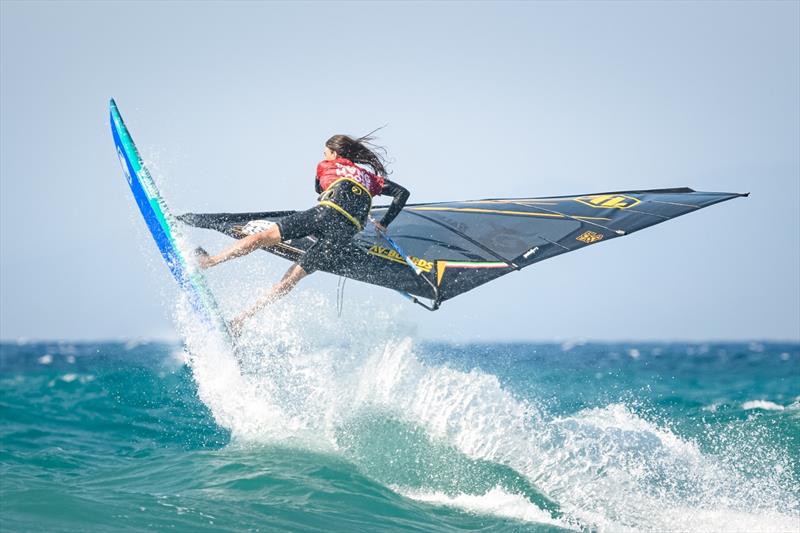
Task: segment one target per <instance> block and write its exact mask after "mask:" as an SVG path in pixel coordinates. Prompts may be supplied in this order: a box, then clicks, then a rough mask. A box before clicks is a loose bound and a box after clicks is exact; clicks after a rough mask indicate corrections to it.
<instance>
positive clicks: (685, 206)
mask: <svg viewBox="0 0 800 533" xmlns="http://www.w3.org/2000/svg"><path fill="white" fill-rule="evenodd" d="M740 196H747V194H746V193H745V194H739V193H720V192H697V191H694V190H692V189H689V188H676V189H656V190H642V191H619V192H607V193H595V194H585V195H577V196H553V197H544V198H497V199H485V200H468V201H460V202H439V203H428V204H408V205H406V207H405V208H404V209H403V211H402V212H401V213H400V214H399V215H398V216H397V218H396V219H395V220H394V221H393V222H392V225H391V227H390V230H389V234H390V236H391V238H392V239H393V240H394V241H395V242H396V243H397V244H398V245H399V246H400V247H401V249H402V250H403V251H404V252H405V253H406V254H407V255H408V256H410V258H411V260H412V261H413V262H414V263H415V264H416V265H417V266H418V267H419V268H420V270H421V273H420V274H419V275H417V274H416V273H415V272H414V270H412V269H411V268H410V267H409V266H408V265H407V264H406V262H405V261H404V260H403V258H402V257H401V256H400V255H399V254H398V253H397V252H396V251H395V250H394V249H393V247H392V246H390V244H389V243H388V242H386V241H385V240H384V239H383V238H382V237H380V236H379V235H377V234H376V232H375V229H374V227H372V225H371V224H370V225H368V226H367V227H366V228H365V229H364V231H362V232H361V233H359V234H358V235H356V236H355V237H354V238H353V240H352V241H351V244H350V245H349V246H348V247H347V248H346V249H345V250H342V255H343V257H345V258H346V259H345V260H343V261H342V262H341V263H340V264H338V265H337V266H336V267H335V268H334V269H332V270H329V272H330V273H332V274H337V275H342V276H346V277H348V278H352V279H356V280H359V281H364V282H366V283H371V284H374V285H380V286H382V287H388V288H390V289H395V290H398V291H401V292H404V293H408V294H410V295H414V296H417V297H422V298H428V299H430V300H431V301H432V302H433V306H432V307H433V308H437V307H438V305H439V304H440V303H441V302H443V301H445V300H448V299H450V298H453V297H455V296H458V295H459V294H461V293H464V292H466V291H469V290H471V289H474V288H475V287H477V286H479V285H482V284H484V283H486V282H488V281H491V280H493V279H495V278H498V277H500V276H502V275H504V274H507V273H509V272H512V271H514V270H519V269H522V268H525V267H527V266H529V265H532V264H534V263H537V262H539V261H542V260H544V259H549V258H550V257H554V256H556V255H560V254H562V253H565V252H571V251H573V250H578V249H581V248H583V247H585V246H589V245H592V244H597V243H600V242H603V241H607V240H609V239H613V238H616V237H621V236H623V235H627V234H629V233H633V232H635V231H638V230H640V229H644V228H647V227H650V226H653V225H655V224H658V223H661V222H665V221H667V220H670V219H673V218H676V217H679V216H681V215H685V214H687V213H691V212H693V211H697V210H698V209H702V208H704V207H708V206H710V205H714V204H716V203H719V202H724V201H726V200H731V199H733V198H737V197H740ZM386 209H387V208H386V207H375V208H373V209H372V217H373V218H375V219H378V220H379V219H380V218H381V217H382V216H383V214H384V213H385V212H386ZM292 212H293V211H274V212H264V213H207V214H195V213H188V214H185V215H182V216H181V217H179V219H180V220H182V221H183V222H184V223H186V224H189V225H191V226H195V227H199V228H206V229H212V230H216V231H220V232H222V233H224V234H226V235H229V236H231V237H235V238H240V237H242V236H243V235H242V234H241V233H240V230H241V228H242V226H244V225H245V224H247V222H249V221H251V220H271V221H274V220H277V219H279V218H281V217H284V216H286V215H288V214H291V213H292ZM314 242H315V241H314V239H313V238H312V237H305V238H302V239H295V240H293V241H287V242H284V243H281V244H279V245H277V246H274V247H271V248H269V249H268V250H267V251H269V252H272V253H274V254H276V255H278V256H280V257H284V258H286V259H289V260H290V261H296V260H298V259H299V258H300V257H301V256H302V255H303V254H304V253H305V252H306V251H307V250H308V249H309V248H310V247H311V246H313V244H314ZM422 277H424V278H425V279H421V278H422Z"/></svg>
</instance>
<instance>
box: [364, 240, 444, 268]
mask: <svg viewBox="0 0 800 533" xmlns="http://www.w3.org/2000/svg"><path fill="white" fill-rule="evenodd" d="M369 253H371V254H372V255H376V256H378V257H382V258H384V259H388V260H389V261H394V262H395V263H402V264H406V261H405V259H403V256H402V255H400V254H398V253H397V252H396V251H395V250H392V249H390V248H384V247H383V246H378V245H377V244H374V245H373V246H372V247H371V248H370V249H369ZM409 259H411V262H412V263H414V264H415V265H417V266H418V267H419V268H420V269H421V270H422V271H423V272H430V271H431V269H433V263H431V262H430V261H426V260H424V259H420V258H419V257H409Z"/></svg>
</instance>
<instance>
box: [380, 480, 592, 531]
mask: <svg viewBox="0 0 800 533" xmlns="http://www.w3.org/2000/svg"><path fill="white" fill-rule="evenodd" d="M395 490H397V491H398V492H400V493H401V494H403V495H404V496H406V497H408V498H411V499H412V500H417V501H421V502H425V503H431V504H434V505H442V506H445V507H452V508H456V509H460V510H463V511H466V512H468V513H472V514H483V515H493V516H499V517H502V518H511V519H514V520H519V521H522V522H533V523H539V524H551V525H554V526H559V527H562V528H564V529H572V530H575V531H580V528H578V527H576V526H575V525H574V524H569V523H567V522H564V521H561V520H556V519H554V518H553V517H552V516H550V513H548V512H547V511H544V510H543V509H540V508H539V507H537V506H536V505H534V504H533V503H531V501H530V500H528V499H527V498H526V497H525V496H524V495H522V494H513V493H510V492H507V491H505V490H504V489H503V488H502V487H495V488H493V489H491V490H489V491H487V492H486V493H484V494H456V495H449V494H445V493H444V492H440V491H434V492H428V491H420V490H404V489H402V488H396V489H395Z"/></svg>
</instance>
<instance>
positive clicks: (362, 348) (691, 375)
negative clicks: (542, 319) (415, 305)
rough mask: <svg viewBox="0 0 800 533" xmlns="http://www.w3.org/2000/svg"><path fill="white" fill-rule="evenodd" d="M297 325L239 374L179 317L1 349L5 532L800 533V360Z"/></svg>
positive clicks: (775, 353)
mask: <svg viewBox="0 0 800 533" xmlns="http://www.w3.org/2000/svg"><path fill="white" fill-rule="evenodd" d="M312 304H313V302H311V303H309V302H305V304H304V306H295V307H294V309H300V308H302V307H308V306H309V305H312ZM323 304H324V303H321V304H320V305H323ZM325 305H327V304H325ZM276 307H277V309H275V310H274V311H271V313H273V314H272V315H269V314H267V315H266V316H265V317H264V318H263V321H262V322H260V323H259V324H261V325H258V324H257V325H256V326H255V327H253V328H251V330H249V331H248V332H247V334H246V336H245V339H244V340H245V343H244V345H245V349H244V350H243V351H242V352H241V353H239V354H237V355H234V354H232V353H230V352H228V351H227V350H226V349H225V347H224V346H223V345H222V344H221V343H220V342H219V341H218V340H217V339H215V338H214V337H213V335H211V334H208V333H205V332H203V331H202V330H201V328H200V327H199V326H198V325H197V324H193V323H192V321H191V319H189V318H186V317H185V314H183V315H181V313H178V315H177V316H178V317H179V318H178V320H177V323H178V325H179V327H180V329H181V333H182V335H183V338H184V339H185V342H183V343H180V344H164V343H139V342H127V343H120V342H117V343H68V342H36V343H24V342H20V343H4V344H2V345H0V529H2V530H3V531H81V532H91V531H112V530H113V531H145V530H149V531H160V530H169V531H298V532H303V531H326V532H327V531H364V532H368V531H369V532H372V531H425V532H428V531H431V532H444V531H482V532H484V531H534V532H556V531H609V532H625V531H658V532H662V531H714V532H717V531H719V532H723V531H724V532H729V531H742V532H752V531H764V532H776V531H787V532H797V531H800V379H799V378H798V376H800V345H798V344H778V343H758V342H754V343H712V344H687V343H622V344H596V343H565V344H464V345H460V344H436V343H424V342H419V341H416V340H415V339H414V336H413V334H409V333H407V332H406V333H404V332H402V331H401V329H402V328H399V329H398V328H394V329H393V328H392V327H391V326H374V325H372V326H371V325H370V324H375V323H378V324H392V323H393V318H392V317H391V316H389V317H383V318H385V319H386V320H377V321H376V320H370V321H369V324H367V323H366V322H365V323H364V324H362V326H363V327H353V328H351V329H349V330H347V331H349V333H347V334H344V335H343V334H342V331H343V328H342V327H341V324H337V323H336V321H335V320H327V318H326V320H320V322H319V323H316V324H313V325H312V326H313V327H309V324H308V321H309V315H308V314H304V313H303V312H300V311H297V310H293V308H292V307H291V306H284V307H280V306H276ZM328 307H330V306H328ZM326 308H327V307H326ZM444 312H446V311H444ZM316 314H319V313H316ZM180 316H184V319H180ZM328 318H329V317H328ZM350 319H351V323H352V320H357V318H354V317H350ZM276 324H279V326H276ZM326 328H327V329H326ZM369 328H373V329H371V330H370V329H369ZM380 328H384V329H380ZM312 331H313V333H309V332H312ZM332 339H335V341H334V340H332Z"/></svg>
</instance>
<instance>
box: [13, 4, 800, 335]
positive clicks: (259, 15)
mask: <svg viewBox="0 0 800 533" xmlns="http://www.w3.org/2000/svg"><path fill="white" fill-rule="evenodd" d="M0 15H2V16H1V17H0V24H1V25H2V27H1V28H0V29H1V30H2V31H0V44H1V45H2V46H0V58H1V59H2V63H1V64H0V111H1V113H0V116H1V118H0V206H1V207H2V212H0V292H2V298H0V337H1V338H3V339H17V338H23V337H24V338H37V339H39V338H63V339H98V338H142V337H156V338H171V337H174V336H175V333H174V327H173V324H172V319H171V317H170V313H171V300H172V297H173V295H174V287H173V282H172V280H171V279H170V278H169V274H168V273H167V270H166V269H165V268H163V266H162V265H160V263H159V262H160V259H159V257H158V255H157V252H156V249H155V247H154V246H152V245H151V244H150V243H149V242H148V241H147V239H148V237H147V234H146V231H145V229H144V225H143V223H142V222H141V221H140V220H139V219H138V215H137V214H136V212H135V207H134V205H133V202H132V201H131V198H130V196H129V192H128V190H127V188H126V187H127V186H126V183H125V180H124V178H123V177H122V174H121V171H120V168H119V163H118V162H117V159H116V155H115V153H114V150H113V145H112V141H111V137H110V133H109V128H108V124H107V120H108V119H107V105H108V99H109V98H110V97H114V98H116V100H117V103H118V104H119V106H120V109H121V111H122V113H123V116H124V117H125V118H126V121H127V123H128V126H129V128H130V129H131V132H132V134H133V137H134V139H135V140H136V141H137V144H138V145H139V148H140V150H141V151H142V153H143V156H144V157H145V159H146V160H147V161H148V163H149V164H150V166H151V170H152V171H153V173H154V175H155V176H156V178H157V180H158V181H159V184H160V186H161V188H162V192H163V193H164V194H165V196H166V197H167V199H168V201H169V202H170V204H171V205H172V207H173V209H174V210H175V211H176V212H183V211H189V210H191V211H259V210H278V209H302V208H306V207H308V206H310V205H312V204H313V202H314V200H315V194H314V191H313V188H312V177H313V172H314V168H315V165H316V163H317V161H318V160H319V159H320V158H321V151H322V144H323V142H324V140H325V139H327V138H328V137H329V136H330V135H331V134H333V133H351V134H362V133H365V132H367V131H370V130H372V129H374V128H375V127H377V126H381V125H383V124H388V126H387V127H386V128H385V129H384V130H382V131H381V132H380V135H381V138H380V140H381V142H382V143H383V144H385V145H386V146H387V147H388V149H389V154H390V156H391V158H392V160H393V164H392V165H391V169H392V170H393V174H392V178H393V179H394V180H395V181H398V182H400V183H402V184H403V185H405V186H406V187H407V188H409V189H410V190H411V191H412V200H413V201H416V202H424V201H435V200H451V199H469V198H483V197H514V196H545V195H557V194H577V193H590V192H598V191H604V190H624V189H641V188H657V187H672V186H691V187H693V188H695V189H697V190H711V191H736V192H744V191H750V192H751V193H752V196H751V197H750V198H748V199H742V200H735V201H732V202H728V203H725V204H722V205H720V206H715V207H712V208H709V209H707V210H704V211H701V212H699V213H696V214H692V215H690V216H686V217H683V218H680V219H678V220H675V221H671V222H669V223H666V224H662V225H659V226H657V227H655V228H652V229H648V230H646V231H643V232H641V233H637V234H635V235H632V236H630V237H627V238H625V239H616V240H614V241H611V242H608V243H603V244H602V245H598V246H593V247H589V248H587V249H586V250H582V251H580V252H577V253H574V254H567V255H564V256H561V257H559V258H556V259H553V260H550V261H545V262H543V263H541V264H539V265H537V266H534V267H532V268H530V269H526V270H524V271H522V272H520V273H515V274H512V275H509V276H506V277H505V278H503V279H501V280H499V281H497V282H493V283H492V284H490V285H487V286H484V287H482V288H479V289H477V290H475V291H473V292H471V293H469V294H467V295H464V296H462V297H459V298H457V299H455V300H453V301H451V302H447V303H446V304H445V306H444V307H443V309H442V310H441V311H439V312H437V313H434V314H430V313H427V312H425V311H423V310H421V309H419V308H417V307H411V306H408V307H407V308H406V307H403V306H406V303H405V302H404V301H403V300H400V301H399V302H398V301H397V300H398V299H399V297H397V296H396V295H394V294H393V293H391V292H388V291H385V290H383V289H377V288H371V287H367V286H361V285H359V284H355V283H353V284H351V285H350V286H348V291H349V292H348V299H349V300H350V301H353V302H361V301H363V302H365V305H368V306H373V307H375V306H381V305H384V304H385V305H390V306H400V310H399V311H398V312H397V314H396V315H395V316H396V317H397V319H398V320H401V321H404V322H406V323H408V324H410V325H412V326H413V327H415V328H416V330H417V332H418V333H417V334H418V335H419V337H421V338H435V339H444V340H495V339H503V340H512V339H513V340H516V339H535V340H550V339H564V338H576V337H583V338H589V339H600V340H609V339H791V340H799V339H800V148H798V147H800V104H799V103H798V101H799V100H800V97H799V95H800V3H798V2H758V3H756V2H733V3H728V2H700V3H690V2H678V3H671V2H670V3H659V2H648V3H634V2H612V3H603V2H585V3H584V2H566V3H549V2H531V3H522V2H510V3H477V2H471V3H458V2H443V3H422V2H410V3H388V2H383V3H366V2H355V3H336V2H324V3H267V2H264V3H259V2H241V3H236V2H226V3H216V2H197V3H192V2H161V3H156V2H142V3H133V2H131V3H126V2H114V3H100V2H85V3H76V2H52V3H50V2H12V1H3V2H2V3H0ZM193 237H194V238H196V239H197V240H198V241H199V242H200V243H202V244H206V243H207V242H206V239H208V243H210V244H211V247H212V248H214V247H215V246H217V245H218V244H214V243H221V242H223V241H219V240H214V239H215V237H213V236H211V235H210V234H208V233H197V234H193ZM254 261H259V262H260V263H262V264H263V265H264V266H263V268H264V269H266V270H265V271H266V273H267V274H266V275H265V276H263V277H259V278H257V279H253V278H252V277H248V276H246V275H244V274H242V272H241V271H238V272H237V270H236V269H235V267H231V268H230V269H227V270H225V271H223V273H221V274H219V275H220V276H228V277H229V278H232V279H233V280H234V281H235V282H238V283H239V284H240V285H242V286H243V287H247V290H253V291H259V290H261V287H262V286H263V287H264V289H266V287H267V286H268V285H269V283H270V282H272V281H274V280H275V279H276V278H277V277H278V276H279V275H280V274H281V273H282V271H283V270H285V268H286V267H287V266H288V264H287V263H286V262H285V261H283V260H280V259H277V258H272V257H270V256H268V255H266V254H261V257H259V258H257V259H255V260H254ZM226 268H227V267H226ZM336 282H337V279H336V278H334V277H332V276H329V275H325V274H316V275H314V276H313V277H312V278H311V279H309V280H305V281H304V282H303V284H302V285H301V288H299V289H298V290H299V291H305V292H309V291H316V292H319V293H320V294H323V295H325V296H326V297H331V298H333V295H334V294H335V289H336ZM298 298H300V299H298V301H301V300H302V296H300V297H298Z"/></svg>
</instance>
